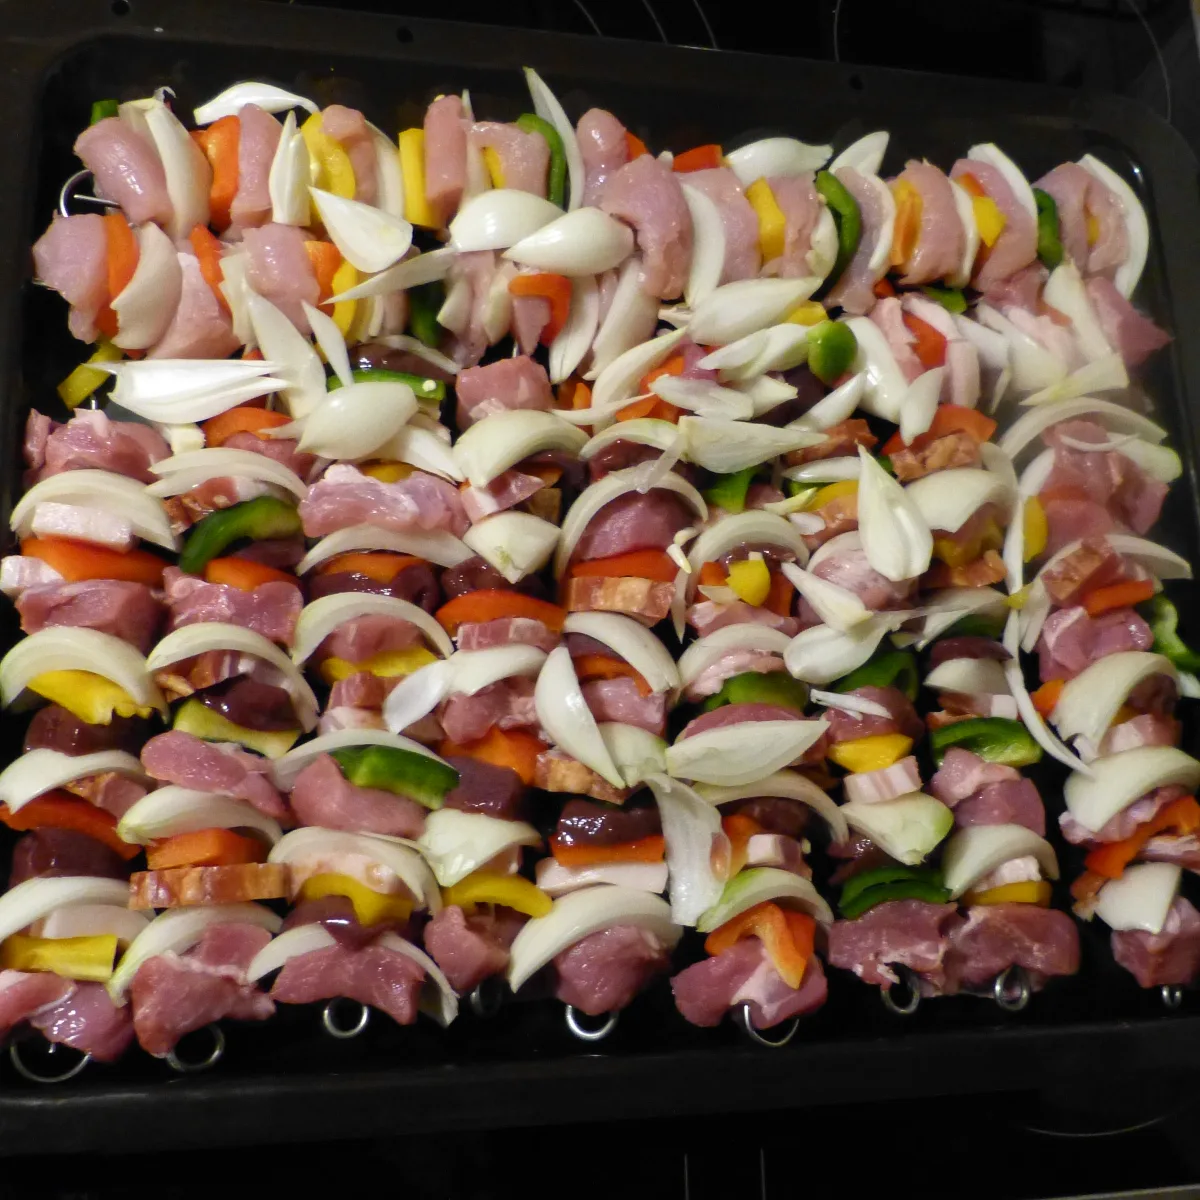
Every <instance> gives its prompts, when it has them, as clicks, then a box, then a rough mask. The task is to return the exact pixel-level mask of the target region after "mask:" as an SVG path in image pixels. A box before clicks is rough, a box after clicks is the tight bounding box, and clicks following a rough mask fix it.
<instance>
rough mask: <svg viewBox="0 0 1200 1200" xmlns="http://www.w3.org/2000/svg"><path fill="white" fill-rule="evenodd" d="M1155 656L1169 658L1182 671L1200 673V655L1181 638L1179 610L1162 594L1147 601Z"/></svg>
mask: <svg viewBox="0 0 1200 1200" xmlns="http://www.w3.org/2000/svg"><path fill="white" fill-rule="evenodd" d="M1147 608H1149V610H1150V629H1151V632H1152V633H1153V634H1154V645H1153V646H1152V647H1151V649H1152V650H1153V651H1154V653H1155V654H1161V655H1163V657H1164V658H1169V659H1170V660H1171V662H1172V663H1174V665H1175V666H1177V667H1178V668H1179V669H1180V670H1181V671H1190V672H1191V673H1192V674H1193V675H1194V674H1195V673H1196V672H1197V671H1200V654H1197V653H1196V651H1195V650H1193V649H1192V648H1191V647H1190V646H1189V645H1188V644H1187V642H1185V641H1184V640H1183V638H1181V637H1180V636H1179V633H1178V628H1179V610H1178V609H1177V608H1176V607H1175V605H1174V604H1172V603H1171V601H1170V600H1168V599H1167V598H1166V596H1164V595H1162V594H1161V593H1160V594H1159V595H1157V596H1155V597H1153V598H1152V599H1151V600H1149V601H1147Z"/></svg>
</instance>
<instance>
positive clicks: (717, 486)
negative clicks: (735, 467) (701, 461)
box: [704, 467, 758, 513]
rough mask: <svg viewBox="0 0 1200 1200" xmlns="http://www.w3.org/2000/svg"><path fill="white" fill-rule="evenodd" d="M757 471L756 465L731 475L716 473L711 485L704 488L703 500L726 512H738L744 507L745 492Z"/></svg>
mask: <svg viewBox="0 0 1200 1200" xmlns="http://www.w3.org/2000/svg"><path fill="white" fill-rule="evenodd" d="M757 471H758V468H757V467H747V468H746V469H745V470H743V471H735V472H734V473H733V474H732V475H718V476H717V477H716V479H715V480H714V481H713V484H712V486H711V487H707V488H705V489H704V498H705V500H707V501H708V502H709V504H715V505H716V506H717V507H718V508H723V509H724V510H725V511H726V512H727V513H740V512H741V511H742V510H743V509H744V508H745V507H746V493H747V492H748V491H749V490H750V484H751V483H752V482H753V480H754V476H755V474H756V473H757Z"/></svg>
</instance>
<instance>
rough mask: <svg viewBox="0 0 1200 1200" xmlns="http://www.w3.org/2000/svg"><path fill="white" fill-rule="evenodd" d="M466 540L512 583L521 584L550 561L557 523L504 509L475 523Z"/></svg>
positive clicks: (554, 543)
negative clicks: (504, 510)
mask: <svg viewBox="0 0 1200 1200" xmlns="http://www.w3.org/2000/svg"><path fill="white" fill-rule="evenodd" d="M463 541H464V542H465V543H466V545H468V546H470V548H471V549H472V550H474V551H475V553H476V554H478V555H479V557H480V558H482V559H484V560H485V561H486V562H488V563H489V564H490V565H491V566H493V567H495V568H496V570H497V571H499V572H500V574H501V575H503V576H504V578H505V579H507V580H508V582H509V583H520V582H521V580H522V579H524V578H525V577H526V576H527V575H532V574H533V573H534V572H535V571H540V570H541V569H542V568H543V567H544V566H545V565H546V564H547V563H548V562H549V561H550V555H551V554H553V553H554V547H555V546H556V545H558V526H557V525H554V524H552V523H551V522H549V521H546V520H544V519H543V518H541V517H535V516H534V515H533V513H527V512H511V511H509V512H501V513H496V514H494V515H493V516H490V517H484V519H483V520H482V521H478V522H476V523H475V524H474V525H472V526H471V528H470V529H468V530H467V532H466V533H464V534H463Z"/></svg>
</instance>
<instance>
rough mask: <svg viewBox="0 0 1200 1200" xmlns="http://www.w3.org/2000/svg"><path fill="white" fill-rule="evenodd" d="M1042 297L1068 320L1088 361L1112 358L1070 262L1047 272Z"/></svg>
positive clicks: (1065, 261)
mask: <svg viewBox="0 0 1200 1200" xmlns="http://www.w3.org/2000/svg"><path fill="white" fill-rule="evenodd" d="M1043 296H1044V298H1045V302H1046V303H1047V304H1049V305H1050V306H1051V308H1054V309H1057V310H1058V311H1059V312H1060V313H1062V314H1063V315H1064V316H1066V317H1068V318H1069V319H1070V321H1071V327H1072V329H1073V330H1074V333H1075V340H1076V341H1077V342H1078V343H1079V349H1080V350H1081V351H1082V352H1083V356H1084V358H1085V359H1087V361H1088V362H1095V361H1096V360H1097V359H1102V358H1110V357H1111V356H1112V354H1113V348H1112V346H1110V345H1109V343H1108V339H1107V338H1106V337H1105V336H1104V330H1103V329H1101V327H1100V319H1099V318H1098V317H1097V316H1096V310H1095V309H1094V308H1093V307H1092V301H1091V299H1090V298H1089V296H1088V294H1087V291H1086V290H1085V289H1084V286H1083V279H1082V277H1081V276H1080V274H1079V269H1078V268H1077V267H1076V266H1075V264H1074V263H1073V262H1071V260H1070V259H1064V260H1063V261H1062V262H1061V263H1059V264H1058V266H1057V267H1055V268H1054V270H1053V271H1051V272H1050V278H1049V279H1047V280H1046V286H1045V288H1044V290H1043Z"/></svg>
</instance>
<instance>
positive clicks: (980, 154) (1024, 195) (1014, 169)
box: [967, 142, 1037, 221]
mask: <svg viewBox="0 0 1200 1200" xmlns="http://www.w3.org/2000/svg"><path fill="white" fill-rule="evenodd" d="M967 158H968V159H974V160H975V162H981V163H986V164H987V165H988V166H990V167H995V168H996V170H997V171H999V172H1000V174H1001V175H1003V176H1004V182H1005V183H1007V184H1008V186H1009V187H1010V188H1012V191H1013V195H1014V196H1015V197H1016V200H1017V203H1018V204H1020V206H1021V207H1022V208H1023V209H1024V210H1025V211H1026V212H1027V213H1028V214H1029V215H1030V217H1032V218H1033V220H1034V221H1036V220H1037V202H1036V201H1035V200H1034V198H1033V188H1031V187H1030V186H1029V180H1028V179H1026V178H1025V175H1024V174H1023V172H1022V171H1021V168H1020V167H1018V166H1017V164H1016V163H1015V162H1013V160H1012V159H1011V158H1009V157H1008V155H1007V154H1005V153H1004V151H1003V150H1001V149H1000V147H999V146H997V145H995V143H993V142H981V143H979V144H978V145H975V146H972V147H971V148H970V149H969V150H968V151H967Z"/></svg>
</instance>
